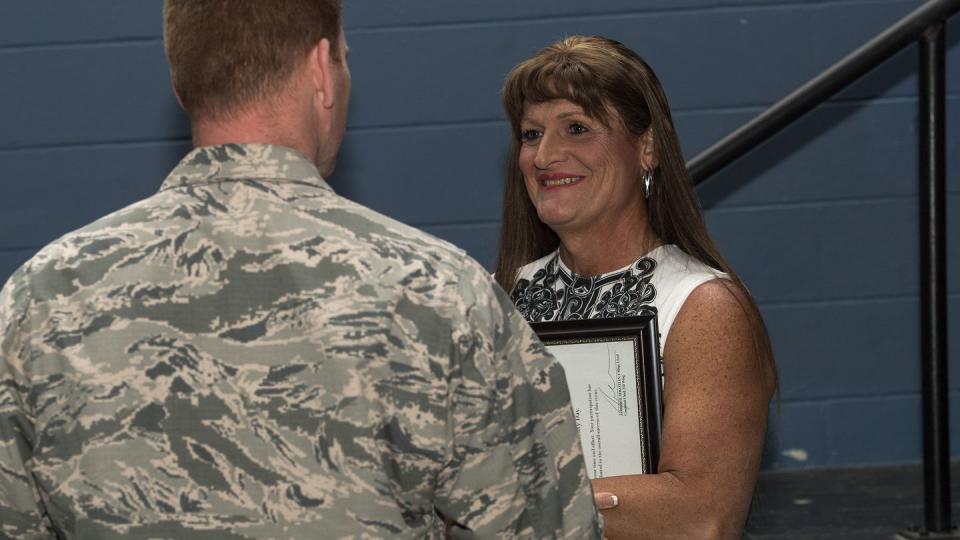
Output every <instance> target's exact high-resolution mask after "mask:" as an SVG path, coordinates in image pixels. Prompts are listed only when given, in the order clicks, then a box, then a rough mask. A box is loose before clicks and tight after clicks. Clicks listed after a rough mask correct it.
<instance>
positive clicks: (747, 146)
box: [687, 0, 960, 539]
mask: <svg viewBox="0 0 960 540" xmlns="http://www.w3.org/2000/svg"><path fill="white" fill-rule="evenodd" d="M958 11H960V0H931V1H928V2H926V3H924V4H923V5H922V6H920V7H919V8H917V9H916V10H914V11H913V12H912V13H910V14H909V15H907V16H906V17H904V18H903V19H901V20H900V21H899V22H897V23H896V24H894V25H893V26H891V27H890V28H888V29H887V30H885V31H884V32H882V33H880V34H879V35H877V37H875V38H874V39H872V40H870V41H869V42H867V43H866V44H865V45H863V46H862V47H860V48H859V49H857V50H856V51H854V52H853V53H851V54H849V55H847V56H846V57H845V58H843V59H842V60H840V61H839V62H837V63H836V64H834V65H833V66H831V67H830V68H828V69H827V70H826V71H824V72H823V73H821V74H820V75H818V76H816V77H814V78H813V79H811V80H810V81H809V82H808V83H806V84H804V85H803V86H801V87H800V88H798V89H797V90H795V91H794V92H792V93H791V94H789V95H788V96H786V97H785V98H783V99H781V100H780V101H778V102H777V103H775V104H774V105H773V106H771V107H770V108H769V109H767V110H766V111H765V112H763V113H761V114H760V115H759V116H757V117H756V118H754V119H753V120H751V121H750V122H747V123H746V124H744V125H743V126H741V127H740V128H738V129H737V130H735V131H734V132H733V133H731V134H730V135H728V136H726V137H724V138H723V139H721V140H720V141H719V142H718V143H716V144H714V145H713V146H711V147H710V148H708V149H707V150H705V151H704V152H701V153H700V154H699V155H697V156H696V157H695V158H693V159H692V160H690V161H689V162H687V170H688V171H689V174H690V179H691V181H692V182H693V184H694V185H697V184H701V183H702V182H703V181H704V180H706V179H707V178H709V177H710V176H711V175H713V174H714V173H716V172H717V171H719V170H720V169H722V168H723V167H725V166H727V165H729V164H730V163H731V162H733V161H734V160H736V159H738V158H739V157H741V156H743V155H744V154H746V153H747V152H749V151H750V150H751V149H753V148H754V147H756V146H757V145H758V144H760V143H762V142H764V141H765V140H767V139H769V138H770V137H772V136H773V135H775V134H776V133H777V132H779V131H780V130H782V129H783V128H785V127H786V126H787V125H789V124H791V123H792V122H793V121H794V120H796V119H797V118H799V117H801V116H803V115H804V114H806V113H808V112H810V111H811V110H813V109H814V108H815V107H816V106H817V105H820V104H821V103H823V102H824V101H826V100H827V99H829V98H830V97H832V96H833V95H835V94H836V93H837V92H839V91H840V90H842V89H843V88H845V87H847V86H848V85H850V84H851V83H852V82H854V81H856V80H857V79H859V78H860V77H862V76H863V75H864V74H866V73H867V72H868V71H870V70H871V69H873V68H874V67H876V66H877V65H878V64H880V63H881V62H883V61H885V60H887V59H888V58H890V57H891V56H893V55H894V54H896V53H897V52H899V51H901V50H902V49H904V48H905V47H907V46H908V45H911V44H912V43H914V42H919V44H920V47H919V52H920V71H921V73H920V76H919V78H918V82H919V94H918V100H917V101H918V115H919V119H920V122H919V164H920V170H919V173H920V174H919V179H920V190H919V193H920V196H919V202H920V209H919V210H920V211H919V214H920V249H919V251H920V314H919V315H920V363H921V383H922V384H921V395H922V404H921V409H922V416H923V527H922V529H921V530H909V531H903V532H901V533H900V534H899V535H898V538H906V539H914V538H925V539H933V538H940V539H947V538H950V539H960V535H958V534H957V529H955V528H954V527H953V524H952V520H951V510H952V508H951V503H950V497H951V493H950V425H949V422H948V411H949V403H948V387H947V286H946V283H947V282H946V266H947V265H946V197H945V193H946V171H945V170H946V155H945V143H944V140H945V131H946V130H945V128H944V110H945V101H946V98H945V94H946V91H945V87H946V84H945V82H944V80H945V76H944V72H945V69H944V48H945V46H944V43H945V38H944V27H945V21H946V20H947V19H948V18H950V17H951V16H953V15H954V14H956V13H957V12H958Z"/></svg>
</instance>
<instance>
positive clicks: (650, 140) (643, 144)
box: [637, 126, 660, 171]
mask: <svg viewBox="0 0 960 540" xmlns="http://www.w3.org/2000/svg"><path fill="white" fill-rule="evenodd" d="M637 146H638V148H637V150H638V151H639V153H640V167H641V168H642V169H643V170H645V171H652V170H654V169H656V168H657V166H658V165H660V156H659V155H658V152H657V141H656V139H655V138H654V136H653V126H651V127H649V128H647V130H646V131H644V132H643V135H641V136H640V141H639V142H638V143H637Z"/></svg>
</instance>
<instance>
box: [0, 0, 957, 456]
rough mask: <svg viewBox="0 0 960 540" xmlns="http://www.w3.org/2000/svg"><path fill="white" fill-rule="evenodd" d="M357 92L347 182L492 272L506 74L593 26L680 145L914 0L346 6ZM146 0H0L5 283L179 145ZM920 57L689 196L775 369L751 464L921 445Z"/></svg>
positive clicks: (720, 131) (159, 170) (898, 451)
mask: <svg viewBox="0 0 960 540" xmlns="http://www.w3.org/2000/svg"><path fill="white" fill-rule="evenodd" d="M345 4H346V6H345V10H346V16H345V26H346V30H347V39H348V41H349V43H350V47H351V49H352V56H351V61H350V64H351V69H352V72H353V82H354V93H353V98H352V110H351V116H350V125H349V130H348V134H347V138H346V141H345V145H344V149H343V153H342V158H341V163H340V166H339V168H338V170H337V173H336V175H335V176H334V178H332V179H331V183H332V184H333V185H334V187H335V188H336V189H337V190H338V191H339V192H340V193H342V194H343V195H345V196H347V197H350V198H353V199H355V200H357V201H359V202H361V203H364V204H366V205H368V206H371V207H373V208H375V209H377V210H379V211H381V212H383V213H385V214H388V215H390V216H393V217H396V218H399V219H401V220H403V221H406V222H409V223H412V224H414V225H417V226H419V227H422V228H424V229H426V230H427V231H429V232H432V233H434V234H436V235H438V236H441V237H443V238H445V239H448V240H450V241H451V242H453V243H455V244H458V245H460V246H462V247H463V248H465V249H466V250H467V251H469V252H470V253H471V254H472V255H473V256H474V257H476V258H477V259H479V260H480V261H481V262H482V263H484V264H485V265H487V266H488V267H490V266H492V263H493V257H494V253H495V249H496V236H497V230H498V225H499V223H498V221H499V213H500V212H499V207H500V200H501V188H502V174H503V169H504V160H505V158H506V153H507V147H508V135H509V133H508V132H509V130H508V127H507V124H506V122H505V120H504V116H503V113H502V111H501V108H500V104H499V90H500V87H501V84H502V81H503V79H504V76H505V74H506V73H507V71H508V70H509V69H510V68H511V67H512V66H513V65H514V64H515V63H517V62H518V61H520V60H521V59H523V58H525V57H527V56H529V55H530V54H532V53H533V52H535V51H536V50H538V49H539V48H540V47H542V46H543V45H545V44H547V43H548V42H550V41H553V40H555V39H557V38H560V37H562V36H564V35H569V34H580V33H585V34H603V35H606V36H610V37H613V38H616V39H618V40H620V41H623V42H625V43H626V44H628V45H629V46H631V47H633V48H634V49H636V50H637V51H638V52H640V53H641V55H643V56H644V57H645V58H646V59H647V60H648V61H649V62H650V64H651V65H652V66H653V67H654V69H655V70H656V71H657V72H658V73H659V75H660V77H661V80H662V82H663V84H664V86H665V87H666V89H667V92H668V95H669V97H670V100H671V104H672V106H673V109H674V113H675V119H676V123H677V126H678V129H679V131H680V134H681V137H682V140H683V143H684V149H685V152H686V155H687V156H688V158H689V157H693V156H694V155H696V153H698V152H699V151H701V150H703V149H704V148H706V147H707V146H708V145H710V144H711V143H713V142H715V141H716V140H718V139H719V138H720V137H722V136H723V135H725V134H726V133H728V132H730V131H731V130H733V129H734V128H735V127H737V126H738V125H740V124H741V123H743V122H745V121H746V120H749V119H750V118H751V117H753V116H754V115H756V114H758V113H759V112H761V111H762V110H763V109H764V108H765V107H767V106H769V105H770V104H771V103H773V102H774V101H776V100H777V99H779V98H780V97H782V96H784V95H786V94H787V93H788V92H790V91H791V90H793V89H794V88H795V87H797V86H798V85H800V84H801V83H803V82H805V81H806V80H808V79H810V78H811V77H813V76H815V75H816V74H818V73H819V72H820V71H822V70H823V69H825V68H826V67H828V66H829V65H831V64H832V63H833V62H835V61H836V60H838V59H839V58H841V57H843V56H844V55H846V54H847V53H848V52H850V51H852V50H854V49H855V48H856V47H858V46H859V45H861V44H863V43H864V42H866V41H867V40H868V39H869V38H871V37H872V36H873V35H875V34H876V33H878V32H879V31H881V30H883V29H884V28H886V27H887V26H889V25H890V24H892V23H893V22H895V21H896V20H898V19H899V18H901V17H902V16H904V15H906V14H907V13H909V12H910V11H911V10H913V9H914V8H916V7H917V6H918V5H920V4H921V2H919V1H916V0H909V1H908V0H834V1H826V0H808V1H802V0H792V1H791V0H645V1H644V2H637V1H636V0H594V1H592V2H589V3H587V2H580V1H575V0H530V1H527V2H514V1H510V0H462V1H458V2H439V1H427V0H404V1H403V2H381V1H375V0H366V1H363V0H358V1H353V0H347V1H346V2H345ZM160 8H161V2H160V1H159V0H150V1H138V2H130V1H128V0H101V1H99V2H97V3H96V6H93V5H91V4H89V3H83V2H72V1H68V0H57V1H54V0H51V1H47V2H4V3H3V4H2V5H0V280H5V279H6V277H7V276H8V275H9V274H10V273H11V272H13V270H14V269H15V268H16V267H17V266H19V265H20V264H21V263H22V262H23V261H25V260H26V259H27V258H28V257H29V256H30V255H31V254H32V253H33V252H34V251H35V250H37V249H38V248H39V247H40V246H42V245H43V244H45V243H47V242H49V241H51V240H53V239H54V238H56V237H58V236H60V235H61V234H63V233H65V232H67V231H69V230H72V229H74V228H76V227H79V226H81V225H83V224H85V223H87V222H89V221H91V220H93V219H94V218H96V217H98V216H101V215H103V214H106V213H108V212H110V211H113V210H115V209H118V208H121V207H123V206H125V205H127V204H129V203H131V202H133V201H135V200H138V199H140V198H143V197H146V196H148V195H150V194H151V193H152V192H154V191H155V190H156V189H157V187H158V186H159V184H160V182H161V181H162V180H163V178H164V176H165V174H166V172H167V171H168V170H169V169H170V168H171V167H172V166H173V165H174V164H175V163H176V162H177V161H178V160H179V158H180V157H181V156H182V155H183V154H184V153H186V152H187V151H188V149H189V147H190V143H189V126H188V124H187V122H186V119H185V118H184V116H183V115H182V114H181V113H180V111H179V110H178V108H177V105H176V102H175V100H174V98H173V96H172V93H171V91H170V83H169V78H168V74H167V68H166V65H165V61H164V57H163V46H162V42H161V33H162V31H161V18H160ZM947 35H948V58H947V64H948V70H949V75H948V92H949V95H948V105H947V112H948V119H949V122H950V126H949V140H948V143H947V147H948V155H949V160H948V161H949V164H948V165H949V166H948V175H949V181H948V183H949V201H948V212H949V234H950V242H949V273H950V274H949V275H950V277H949V291H950V297H949V306H950V317H951V319H950V320H951V325H950V326H951V329H952V330H953V331H952V332H951V335H950V351H951V352H950V357H951V368H952V372H951V375H950V377H951V378H950V380H951V398H952V403H953V404H954V406H953V407H952V409H951V415H952V418H951V427H952V430H953V433H952V441H953V455H954V456H958V455H960V444H958V443H960V421H958V418H960V407H958V406H957V404H958V403H960V400H958V399H957V397H958V396H957V391H958V389H960V384H958V383H960V366H958V363H957V361H956V360H957V358H958V354H960V352H958V349H960V340H958V339H957V335H958V332H957V331H956V329H957V328H960V326H958V325H960V322H958V317H960V280H958V277H960V276H958V273H960V249H958V247H960V237H958V233H960V215H958V211H960V180H958V176H960V170H958V168H957V167H958V155H960V152H958V149H960V148H958V145H960V140H958V136H957V135H958V129H960V44H958V41H960V22H958V21H953V22H952V23H951V24H950V25H949V26H948V34H947ZM916 66H917V50H916V47H915V46H914V47H911V48H909V49H908V50H905V51H904V52H902V53H901V54H898V55H897V56H895V57H894V58H893V59H892V60H890V61H888V62H887V63H886V64H884V65H883V66H882V67H880V68H878V69H876V70H874V71H873V72H871V73H870V74H869V75H868V76H867V77H866V78H865V79H863V80H861V81H860V82H858V83H856V84H854V85H853V86H852V87H850V88H849V89H847V90H846V91H844V92H843V93H842V94H840V95H839V96H838V97H836V98H835V99H833V100H831V101H830V102H829V103H828V104H826V105H824V106H821V107H820V108H818V109H817V110H816V111H814V112H813V113H812V114H810V115H809V116H807V117H805V118H804V119H803V120H801V121H800V122H799V123H798V124H796V125H794V126H793V127H791V128H789V129H788V130H786V131H785V132H783V133H782V134H780V135H779V136H777V137H776V138H774V139H772V140H771V141H769V142H767V143H765V144H763V145H762V146H760V147H759V148H757V149H756V150H755V151H753V152H752V153H751V154H749V155H748V156H747V157H745V158H744V159H742V160H741V161H739V162H738V163H736V164H735V165H733V166H731V167H730V168H729V169H727V170H725V171H724V172H722V173H721V174H720V175H718V176H717V177H715V178H714V179H713V180H711V182H710V183H708V184H707V185H705V186H702V188H701V189H700V190H699V194H700V197H701V200H702V202H703V205H704V207H705V208H706V212H707V217H708V222H709V226H710V229H711V231H712V233H713V235H714V236H715V238H716V239H717V241H718V242H719V244H720V245H721V247H722V249H723V250H724V252H725V254H726V255H727V256H728V258H729V259H730V261H731V262H732V264H733V265H734V266H735V267H736V268H737V269H738V271H739V272H740V273H741V274H742V276H743V278H744V280H745V281H746V283H747V285H748V286H749V287H750V289H751V291H752V292H753V294H754V295H755V296H756V297H757V299H758V301H759V302H760V305H761V308H762V310H763V313H764V316H765V318H766V321H767V324H768V326H769V329H770V333H771V335H772V337H773V342H774V346H775V349H776V353H777V361H778V365H779V368H780V376H781V386H782V394H781V410H780V413H779V421H778V422H776V423H775V425H774V426H773V429H771V433H770V437H769V444H768V450H767V456H766V467H770V468H793V467H823V466H840V465H868V464H880V463H904V462H916V461H919V460H920V455H921V454H920V411H919V386H920V383H919V368H918V355H919V343H918V334H919V328H918V327H919V322H918V317H919V311H918V310H919V305H918V297H917V295H918V290H919V278H918V262H917V256H918V243H917V236H918V210H917V180H916V171H917V149H916V147H917V145H916V137H917V113H916V100H917V97H916V95H917V90H916V81H917V78H916V75H915V73H914V70H915V69H916Z"/></svg>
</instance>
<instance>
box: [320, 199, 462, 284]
mask: <svg viewBox="0 0 960 540" xmlns="http://www.w3.org/2000/svg"><path fill="white" fill-rule="evenodd" d="M336 198H337V203H336V204H333V205H329V206H327V207H325V208H324V209H323V210H322V217H323V218H324V219H326V220H329V221H330V222H331V223H332V224H334V225H335V226H337V227H338V228H342V229H343V230H345V231H348V233H349V234H350V235H352V236H353V237H354V238H355V239H357V240H358V243H357V247H358V248H360V249H366V250H370V251H371V252H373V253H376V254H382V253H384V252H387V253H390V254H391V255H392V256H395V257H400V258H402V259H403V260H405V261H417V260H422V261H429V262H431V263H440V264H443V265H444V266H453V267H456V268H457V269H459V268H460V267H461V265H462V263H463V261H464V259H467V258H468V257H467V253H466V252H465V251H464V250H463V249H461V248H459V247H457V246H455V245H453V244H451V243H450V242H447V241H446V240H442V239H440V238H437V237H436V236H434V235H432V234H430V233H427V232H425V231H422V230H420V229H418V228H416V227H413V226H411V225H407V224H405V223H402V222H400V221H397V220H396V219H394V218H391V217H389V216H386V215H384V214H381V213H380V212H378V211H376V210H373V209H371V208H368V207H366V206H364V205H362V204H360V203H357V202H354V201H351V200H349V199H346V198H343V197H340V196H336Z"/></svg>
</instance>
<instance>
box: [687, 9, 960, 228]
mask: <svg viewBox="0 0 960 540" xmlns="http://www.w3.org/2000/svg"><path fill="white" fill-rule="evenodd" d="M958 44H960V20H957V17H954V20H952V21H951V22H950V23H949V24H948V28H947V43H946V48H947V54H948V57H949V55H950V52H951V51H953V52H954V53H955V52H956V47H958ZM918 50H919V48H918V46H917V45H916V44H914V45H911V46H909V47H907V48H906V49H904V50H902V51H900V52H899V53H897V54H895V55H894V56H893V57H891V58H890V59H888V60H887V61H886V62H884V63H883V64H881V65H879V66H877V67H876V68H875V69H874V70H873V71H871V72H869V73H868V74H867V75H865V76H864V77H863V78H861V79H860V80H859V81H856V82H854V83H853V84H851V85H850V86H849V87H848V88H847V89H845V90H843V91H841V92H840V93H839V94H838V95H837V96H835V98H834V100H837V101H843V100H844V99H845V97H846V96H849V95H851V94H853V95H856V96H871V97H879V96H882V95H883V94H884V93H885V92H887V91H889V90H890V89H892V88H894V87H895V86H897V85H898V84H902V83H904V82H905V81H906V80H907V79H910V78H913V79H916V77H915V76H916V74H917V72H918V70H919V60H918V57H919V52H918ZM851 52H852V51H851ZM951 71H953V72H954V73H951ZM956 71H958V70H957V66H952V65H951V64H950V62H949V61H948V62H947V78H948V81H950V80H952V79H954V80H955V79H956V78H957V77H958V76H960V73H956ZM914 84H915V83H914ZM948 87H949V83H948ZM912 96H913V97H914V98H915V97H916V90H914V92H913V93H912ZM829 103H830V102H828V104H829ZM771 105H772V104H771ZM869 106H870V101H869V97H868V98H866V100H862V101H859V103H858V105H857V106H854V107H823V106H820V107H818V108H817V109H814V110H813V111H811V112H809V113H808V114H806V115H805V116H803V117H801V118H800V119H799V120H797V121H796V122H795V123H794V124H793V125H791V126H789V127H787V128H785V129H784V130H783V131H782V132H780V133H778V134H775V135H774V136H773V137H772V138H771V139H768V140H767V141H766V142H764V143H761V144H760V145H759V146H758V147H757V148H755V149H754V150H752V151H751V152H749V153H748V154H746V155H744V156H743V157H741V158H740V159H739V160H737V161H735V162H734V163H732V164H731V165H729V166H728V167H727V168H725V169H723V170H722V171H720V172H718V173H717V174H716V175H714V176H713V177H711V178H710V179H708V180H707V181H706V182H704V183H703V184H701V185H700V186H699V187H698V188H697V193H698V195H699V197H700V202H701V205H702V206H703V208H704V209H710V208H713V207H715V206H718V205H720V204H722V203H723V202H724V200H725V199H727V198H728V197H729V196H730V195H732V194H733V193H734V192H736V191H737V190H739V189H741V188H743V187H745V186H747V185H749V184H751V183H753V182H756V181H759V180H760V179H761V178H762V177H763V175H764V174H766V173H767V172H769V170H770V169H772V168H773V167H775V166H776V165H777V164H778V163H780V162H781V161H783V160H785V159H786V158H788V157H790V156H792V155H794V154H795V153H797V152H801V151H803V150H804V149H805V148H806V147H807V146H808V145H810V144H811V143H812V142H813V141H815V140H816V139H817V138H819V137H820V136H821V135H822V134H823V133H824V132H826V131H829V130H830V129H833V128H834V127H836V126H838V125H839V124H841V123H843V122H844V121H845V120H847V119H848V118H850V117H851V116H853V115H854V114H856V113H857V112H858V111H859V110H861V109H863V108H865V107H869ZM948 122H950V120H949V119H948ZM903 130H904V131H908V130H910V131H912V132H914V133H915V132H916V129H915V125H914V126H903ZM947 154H948V155H950V154H951V152H950V151H949V149H948V152H947ZM691 157H693V156H691ZM851 159H870V156H869V155H868V154H866V153H864V154H859V155H851ZM815 171H816V164H815V163H814V164H812V166H811V172H812V173H815ZM865 181H869V180H865Z"/></svg>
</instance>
